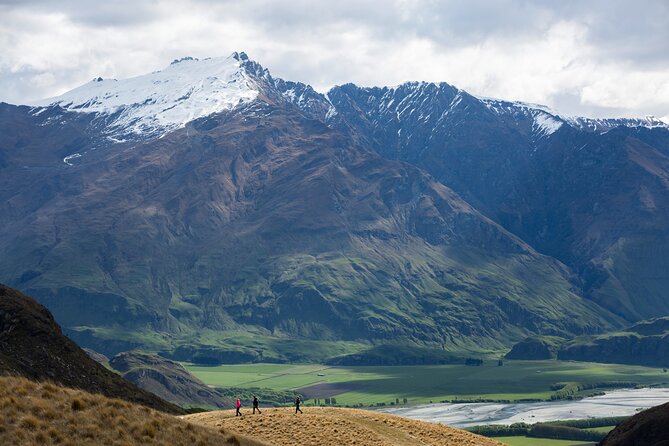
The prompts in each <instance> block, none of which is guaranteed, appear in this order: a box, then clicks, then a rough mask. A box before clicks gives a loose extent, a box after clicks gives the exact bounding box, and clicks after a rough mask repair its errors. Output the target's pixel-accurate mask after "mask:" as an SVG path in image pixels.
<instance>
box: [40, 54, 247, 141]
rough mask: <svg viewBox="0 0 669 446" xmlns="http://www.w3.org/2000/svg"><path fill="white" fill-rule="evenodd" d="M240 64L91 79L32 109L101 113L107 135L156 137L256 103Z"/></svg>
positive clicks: (188, 65)
mask: <svg viewBox="0 0 669 446" xmlns="http://www.w3.org/2000/svg"><path fill="white" fill-rule="evenodd" d="M240 59H241V60H240ZM243 60H244V59H243V57H240V56H239V55H238V54H236V53H235V54H233V55H232V56H230V57H226V58H223V57H220V58H211V59H204V60H198V59H194V58H183V59H180V60H176V61H174V62H172V64H170V65H169V66H168V67H167V68H165V69H163V70H160V71H156V72H153V73H150V74H147V75H143V76H138V77H133V78H129V79H123V80H118V81H117V80H115V79H101V78H96V79H94V80H93V81H91V82H89V83H87V84H84V85H82V86H81V87H78V88H75V89H74V90H71V91H69V92H67V93H65V94H63V95H61V96H57V97H54V98H50V99H45V100H43V101H40V102H39V103H38V104H34V105H38V106H51V105H59V106H61V107H63V108H64V109H66V110H69V111H75V112H82V113H97V114H101V115H106V116H105V117H106V118H108V119H109V120H110V125H109V129H110V131H109V133H110V134H112V135H116V136H125V135H133V134H134V135H138V136H139V135H142V136H157V135H160V134H164V133H166V132H167V131H171V130H175V129H177V128H180V127H183V126H184V125H185V124H186V123H188V122H190V121H192V120H194V119H197V118H201V117H203V116H208V115H210V114H213V113H218V112H221V111H224V110H230V109H232V108H234V107H236V106H238V105H240V104H243V103H247V102H250V101H253V100H254V99H256V97H257V96H258V94H259V87H258V86H257V85H256V82H255V81H254V80H253V79H252V78H251V77H250V76H249V75H248V73H247V72H246V70H244V69H243V67H242V63H243Z"/></svg>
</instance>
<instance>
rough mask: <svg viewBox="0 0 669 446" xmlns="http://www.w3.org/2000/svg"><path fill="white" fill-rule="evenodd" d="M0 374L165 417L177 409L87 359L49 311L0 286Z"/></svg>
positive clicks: (176, 411) (179, 411) (177, 412)
mask: <svg viewBox="0 0 669 446" xmlns="http://www.w3.org/2000/svg"><path fill="white" fill-rule="evenodd" d="M0 374H3V375H13V376H24V377H26V378H30V379H33V380H40V381H42V380H48V381H52V382H55V383H59V384H62V385H64V386H68V387H75V388H79V389H83V390H86V391H88V392H93V393H100V394H103V395H106V396H108V397H112V398H121V399H125V400H128V401H132V402H135V403H138V404H142V405H145V406H149V407H153V408H154V409H157V410H161V411H164V412H168V413H176V414H180V413H183V410H182V409H181V408H180V407H178V406H174V405H172V404H170V403H167V402H166V401H163V400H161V399H160V398H158V397H156V396H155V395H153V394H151V393H149V392H145V391H143V390H141V389H139V388H137V387H136V386H134V385H133V384H131V383H130V382H128V381H126V380H124V379H122V378H121V377H120V376H118V375H116V374H115V373H113V372H111V371H109V370H107V369H105V368H104V367H103V366H101V365H100V364H98V363H97V362H95V361H94V360H93V359H91V358H89V357H88V355H87V354H86V353H85V352H84V351H83V350H81V349H80V348H79V347H78V346H77V345H76V344H75V343H74V342H72V341H71V340H69V339H68V338H67V337H65V336H63V334H62V333H61V331H60V327H59V326H58V324H56V322H55V321H54V320H53V318H52V316H51V314H50V313H49V311H47V309H46V308H44V307H43V306H41V305H39V304H38V303H37V302H35V301H34V300H33V299H31V298H29V297H28V296H25V295H23V294H21V293H19V292H18V291H16V290H13V289H11V288H8V287H6V286H4V285H0Z"/></svg>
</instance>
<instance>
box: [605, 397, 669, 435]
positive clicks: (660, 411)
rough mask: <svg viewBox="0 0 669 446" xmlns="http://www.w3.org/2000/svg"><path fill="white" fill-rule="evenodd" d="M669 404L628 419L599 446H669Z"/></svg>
mask: <svg viewBox="0 0 669 446" xmlns="http://www.w3.org/2000/svg"><path fill="white" fill-rule="evenodd" d="M668 445H669V403H667V404H663V405H661V406H656V407H652V408H650V409H648V410H644V411H643V412H639V413H638V414H636V415H634V416H632V417H630V418H628V419H627V420H625V421H623V422H622V423H620V424H619V425H618V426H617V427H616V428H615V429H613V430H612V431H611V432H609V434H608V435H607V436H606V438H604V440H602V441H601V442H600V443H599V445H598V446H668Z"/></svg>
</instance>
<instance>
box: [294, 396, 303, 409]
mask: <svg viewBox="0 0 669 446" xmlns="http://www.w3.org/2000/svg"><path fill="white" fill-rule="evenodd" d="M300 404H302V400H300V397H299V396H298V397H297V398H295V413H298V412H299V413H302V409H300Z"/></svg>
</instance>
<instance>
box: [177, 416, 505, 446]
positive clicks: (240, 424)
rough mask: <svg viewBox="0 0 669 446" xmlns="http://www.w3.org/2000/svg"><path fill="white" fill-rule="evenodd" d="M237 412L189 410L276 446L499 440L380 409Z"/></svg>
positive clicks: (419, 445)
mask: <svg viewBox="0 0 669 446" xmlns="http://www.w3.org/2000/svg"><path fill="white" fill-rule="evenodd" d="M243 411H244V412H245V413H246V415H244V416H243V417H241V418H239V417H235V416H234V413H233V411H219V412H206V413H200V414H193V415H187V416H186V417H184V419H185V420H187V421H190V422H192V423H193V424H199V425H202V426H210V427H222V428H223V429H226V430H227V429H229V430H233V431H235V432H239V433H240V434H245V435H249V436H253V438H257V439H259V440H264V441H268V442H271V443H272V444H274V445H276V446H294V445H296V444H314V445H319V446H341V445H356V446H372V445H384V446H456V445H458V446H460V445H470V446H503V443H500V442H499V441H497V440H494V439H492V438H486V437H481V436H479V435H475V434H472V433H470V432H466V431H463V430H460V429H455V428H452V427H449V426H446V425H443V424H433V423H427V422H424V421H417V420H411V419H409V418H403V417H398V416H395V415H389V414H384V413H379V412H372V411H366V410H357V409H341V408H320V407H319V408H314V407H307V408H304V413H303V414H297V415H296V414H295V413H294V412H295V410H294V409H292V408H285V409H269V408H268V409H263V412H262V415H251V414H250V412H249V409H248V408H245V409H244V410H243Z"/></svg>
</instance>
